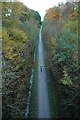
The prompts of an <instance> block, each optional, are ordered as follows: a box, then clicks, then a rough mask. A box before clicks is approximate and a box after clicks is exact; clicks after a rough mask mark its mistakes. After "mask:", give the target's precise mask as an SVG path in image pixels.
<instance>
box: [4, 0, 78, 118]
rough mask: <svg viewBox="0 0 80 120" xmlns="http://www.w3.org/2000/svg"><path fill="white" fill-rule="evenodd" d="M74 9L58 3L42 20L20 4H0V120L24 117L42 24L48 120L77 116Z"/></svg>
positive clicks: (76, 16) (75, 15) (76, 44)
mask: <svg viewBox="0 0 80 120" xmlns="http://www.w3.org/2000/svg"><path fill="white" fill-rule="evenodd" d="M79 6H80V2H79V3H76V2H75V3H70V2H67V3H65V4H63V3H59V4H58V6H54V7H52V8H49V9H48V10H47V11H46V14H45V17H44V20H43V22H41V16H40V14H39V13H38V12H37V11H34V10H32V9H29V8H28V7H26V6H25V5H24V4H22V3H20V2H3V3H2V40H3V44H2V79H3V81H2V92H3V94H2V109H3V110H2V111H3V119H4V118H6V119H9V118H10V120H11V119H12V118H24V115H25V110H26V104H27V98H28V95H29V87H30V76H31V71H32V68H33V66H34V53H35V52H37V51H38V49H37V46H38V39H39V30H40V27H41V25H42V41H43V48H44V59H45V66H46V71H47V76H48V89H49V90H48V91H49V99H50V106H51V118H80V74H79V70H80V65H79V63H80V62H79V60H80V58H79V41H80V32H79V29H80V28H79V22H80V16H79V14H80V13H79V12H80V10H79ZM37 56H38V55H37ZM36 59H38V57H36ZM36 71H37V68H36ZM35 87H36V86H35ZM35 96H36V95H35ZM34 102H36V101H34ZM33 106H34V105H33Z"/></svg>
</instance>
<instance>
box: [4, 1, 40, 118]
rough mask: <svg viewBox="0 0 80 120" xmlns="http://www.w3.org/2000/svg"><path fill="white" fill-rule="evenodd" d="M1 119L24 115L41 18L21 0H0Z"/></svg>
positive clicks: (22, 116)
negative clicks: (0, 57)
mask: <svg viewBox="0 0 80 120" xmlns="http://www.w3.org/2000/svg"><path fill="white" fill-rule="evenodd" d="M2 20H3V21H2V27H3V28H2V34H3V53H2V54H3V71H2V72H3V74H2V76H3V105H2V108H3V119H4V118H5V119H8V118H11V119H12V118H24V114H25V110H26V103H27V96H28V92H29V86H30V82H29V80H30V75H31V70H32V67H33V65H34V64H33V62H34V52H35V51H36V46H37V44H38V33H39V28H40V24H41V17H40V15H39V13H38V12H36V11H33V10H31V9H29V8H27V7H26V6H24V5H23V4H22V3H20V2H14V3H12V2H3V3H2Z"/></svg>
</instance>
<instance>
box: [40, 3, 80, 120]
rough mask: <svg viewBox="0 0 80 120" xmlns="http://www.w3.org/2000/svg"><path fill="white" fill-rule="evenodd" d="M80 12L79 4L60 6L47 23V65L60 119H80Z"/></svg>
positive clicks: (51, 9) (44, 29)
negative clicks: (79, 54)
mask: <svg viewBox="0 0 80 120" xmlns="http://www.w3.org/2000/svg"><path fill="white" fill-rule="evenodd" d="M78 13H79V11H78V3H69V2H67V3H66V4H65V5H64V4H59V5H58V6H55V7H53V8H50V9H49V10H47V13H46V15H45V18H44V22H43V30H42V37H43V43H44V49H45V62H46V66H47V71H48V76H49V78H50V82H49V84H50V86H51V87H52V88H54V89H51V90H55V94H56V99H57V102H56V103H57V111H58V116H57V117H59V118H70V117H73V118H78V117H80V77H79V74H78V70H79V69H80V66H79V65H78V39H79V38H80V35H79V34H78V19H79V15H78ZM51 92H52V91H51ZM52 112H54V106H53V107H52ZM52 117H54V116H53V113H52Z"/></svg>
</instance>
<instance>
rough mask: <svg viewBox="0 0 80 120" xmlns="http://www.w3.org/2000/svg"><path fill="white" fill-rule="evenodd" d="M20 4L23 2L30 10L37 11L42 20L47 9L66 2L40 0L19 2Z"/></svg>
mask: <svg viewBox="0 0 80 120" xmlns="http://www.w3.org/2000/svg"><path fill="white" fill-rule="evenodd" d="M20 2H23V3H24V4H25V5H26V6H27V7H29V8H30V9H33V10H35V11H38V12H39V13H40V15H41V18H42V20H43V18H44V15H45V13H46V10H47V9H49V8H51V7H53V6H55V5H57V4H58V3H59V2H63V3H65V2H66V0H43V1H42V2H41V0H20Z"/></svg>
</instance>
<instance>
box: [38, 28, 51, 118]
mask: <svg viewBox="0 0 80 120" xmlns="http://www.w3.org/2000/svg"><path fill="white" fill-rule="evenodd" d="M43 56H44V54H43V46H42V37H41V29H40V33H39V46H38V118H50V107H49V98H48V88H47V77H46V71H45V67H44V57H43ZM40 64H42V65H43V69H42V72H41V71H40Z"/></svg>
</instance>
